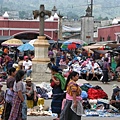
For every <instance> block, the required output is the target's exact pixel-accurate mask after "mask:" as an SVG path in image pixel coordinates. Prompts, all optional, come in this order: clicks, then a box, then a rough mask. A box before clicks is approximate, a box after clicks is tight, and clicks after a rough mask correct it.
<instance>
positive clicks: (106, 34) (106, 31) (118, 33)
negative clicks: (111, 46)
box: [98, 24, 120, 42]
mask: <svg viewBox="0 0 120 120" xmlns="http://www.w3.org/2000/svg"><path fill="white" fill-rule="evenodd" d="M110 40H111V41H118V42H119V41H120V24H118V25H111V26H106V27H100V28H98V41H110Z"/></svg>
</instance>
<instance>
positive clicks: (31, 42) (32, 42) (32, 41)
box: [29, 39, 37, 46]
mask: <svg viewBox="0 0 120 120" xmlns="http://www.w3.org/2000/svg"><path fill="white" fill-rule="evenodd" d="M36 40H37V39H33V40H31V41H30V42H29V44H30V45H32V46H33V44H34V42H35V41H36Z"/></svg>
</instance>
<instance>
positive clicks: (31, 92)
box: [25, 77, 37, 106]
mask: <svg viewBox="0 0 120 120" xmlns="http://www.w3.org/2000/svg"><path fill="white" fill-rule="evenodd" d="M25 86H26V96H27V100H33V106H36V105H37V89H36V85H35V84H34V83H32V78H30V77H27V78H26V84H25Z"/></svg>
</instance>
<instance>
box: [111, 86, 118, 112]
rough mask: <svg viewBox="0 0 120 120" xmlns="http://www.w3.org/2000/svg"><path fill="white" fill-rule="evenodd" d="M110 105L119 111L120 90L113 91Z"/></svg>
mask: <svg viewBox="0 0 120 120" xmlns="http://www.w3.org/2000/svg"><path fill="white" fill-rule="evenodd" d="M110 104H111V105H113V106H114V107H116V108H118V109H119V110H120V88H118V87H116V88H114V89H113V94H112V98H111V100H110Z"/></svg>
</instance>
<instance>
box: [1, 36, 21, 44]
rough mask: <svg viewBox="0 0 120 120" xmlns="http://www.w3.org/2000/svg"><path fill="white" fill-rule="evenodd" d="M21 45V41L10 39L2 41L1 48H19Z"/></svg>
mask: <svg viewBox="0 0 120 120" xmlns="http://www.w3.org/2000/svg"><path fill="white" fill-rule="evenodd" d="M22 44H23V42H22V41H21V40H19V39H15V38H12V39H9V40H6V41H4V42H3V43H2V44H1V45H2V46H20V45H22Z"/></svg>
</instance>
